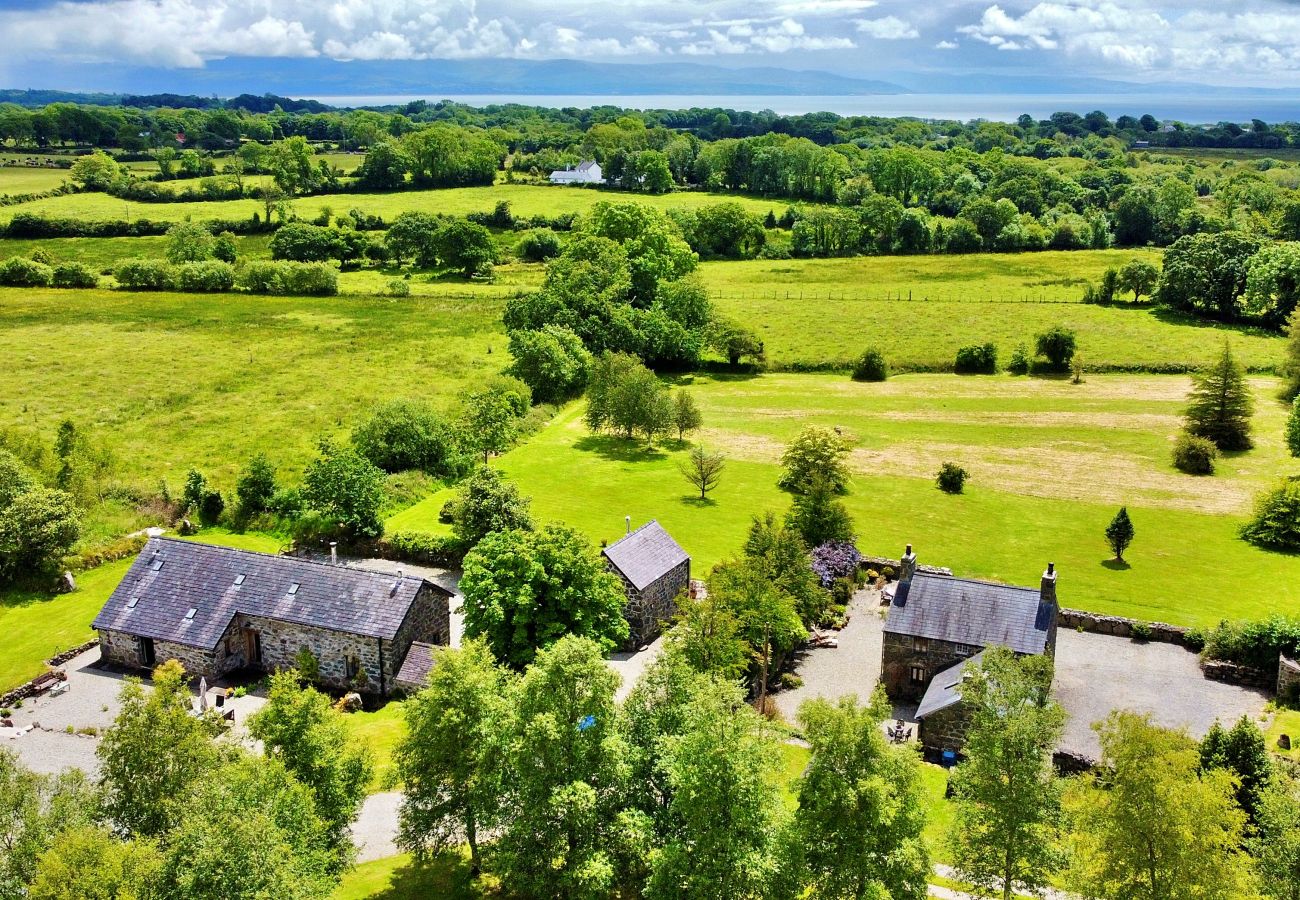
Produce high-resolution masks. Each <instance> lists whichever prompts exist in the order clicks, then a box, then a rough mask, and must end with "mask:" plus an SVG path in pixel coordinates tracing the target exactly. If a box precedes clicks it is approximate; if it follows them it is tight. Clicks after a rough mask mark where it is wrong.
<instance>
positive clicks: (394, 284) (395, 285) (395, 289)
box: [385, 278, 411, 297]
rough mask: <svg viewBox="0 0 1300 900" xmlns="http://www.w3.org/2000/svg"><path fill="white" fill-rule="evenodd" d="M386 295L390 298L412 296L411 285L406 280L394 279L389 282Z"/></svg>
mask: <svg viewBox="0 0 1300 900" xmlns="http://www.w3.org/2000/svg"><path fill="white" fill-rule="evenodd" d="M385 293H386V294H388V296H390V297H409V296H411V283H410V282H409V281H407V280H406V279H405V278H393V279H391V280H390V281H389V282H388V287H387V288H386V289H385Z"/></svg>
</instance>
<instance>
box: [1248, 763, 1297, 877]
mask: <svg viewBox="0 0 1300 900" xmlns="http://www.w3.org/2000/svg"><path fill="white" fill-rule="evenodd" d="M1256 819H1257V821H1256V824H1257V827H1258V831H1257V832H1256V834H1255V836H1254V838H1252V840H1251V841H1250V845H1249V849H1250V852H1251V855H1252V856H1254V857H1255V866H1256V870H1257V871H1258V873H1259V880H1260V886H1261V887H1262V888H1263V889H1264V894H1265V895H1266V896H1268V897H1270V898H1272V900H1300V781H1297V780H1296V779H1295V778H1294V777H1292V776H1289V775H1285V774H1282V773H1276V774H1274V776H1273V779H1272V781H1270V782H1269V783H1268V784H1267V785H1266V786H1265V788H1264V790H1263V793H1262V794H1261V795H1260V801H1259V807H1258V810H1257V816H1256Z"/></svg>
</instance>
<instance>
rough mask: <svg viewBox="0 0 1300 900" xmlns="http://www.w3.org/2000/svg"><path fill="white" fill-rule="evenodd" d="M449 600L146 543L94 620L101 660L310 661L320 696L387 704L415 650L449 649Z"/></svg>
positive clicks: (286, 565)
mask: <svg viewBox="0 0 1300 900" xmlns="http://www.w3.org/2000/svg"><path fill="white" fill-rule="evenodd" d="M451 596H452V595H451V593H450V592H449V591H447V590H445V589H444V588H442V587H439V586H438V585H436V584H434V583H433V582H431V581H427V580H425V579H424V578H419V577H413V576H403V575H401V574H400V573H399V574H397V575H391V574H387V573H383V572H373V571H369V570H366V569H353V568H347V567H344V566H340V565H336V564H330V563H324V562H316V561H313V560H305V559H298V558H294V557H284V556H274V555H271V554H266V553H253V552H251V551H248V550H232V549H229V548H226V547H214V546H210V545H207V544H199V543H195V542H193V541H182V540H175V539H171V538H154V539H152V540H150V541H149V542H148V543H147V544H146V545H145V547H144V550H143V551H142V552H141V553H140V556H139V557H137V558H136V561H135V562H134V563H133V564H132V566H131V568H130V570H129V571H128V572H127V574H126V577H125V578H123V579H122V583H121V584H119V585H118V587H117V589H116V590H115V591H113V594H112V596H110V597H109V598H108V602H107V603H105V604H104V608H103V609H102V610H100V613H99V615H98V616H96V617H95V621H94V625H93V627H94V628H95V629H96V630H97V631H98V632H99V644H100V653H101V656H102V658H103V659H104V660H105V661H108V662H112V663H116V664H118V665H122V666H126V667H129V668H140V669H151V668H153V667H154V666H155V665H157V664H158V663H161V662H164V661H166V660H168V659H176V660H179V661H180V662H181V663H182V664H183V665H184V666H185V670H186V671H187V672H188V673H190V674H191V675H195V676H197V675H204V676H207V677H208V678H215V677H219V676H221V675H225V674H227V673H229V672H233V671H236V670H241V669H245V670H253V671H264V672H265V671H274V670H276V669H282V668H288V667H291V666H294V665H296V664H297V662H298V659H299V658H300V656H301V654H302V651H303V650H304V649H305V650H308V651H310V652H311V654H312V655H313V656H314V657H315V659H316V663H317V665H318V668H319V677H318V681H319V683H320V684H321V685H323V686H325V687H331V688H337V689H340V690H345V689H346V690H358V691H361V692H362V693H369V694H379V695H382V696H387V695H388V694H390V693H392V692H393V690H394V688H395V687H396V681H397V675H398V672H399V671H400V670H401V668H402V664H403V662H404V661H405V659H406V656H407V653H408V651H409V650H410V648H411V646H412V644H413V643H414V642H423V643H426V644H446V643H447V642H448V641H449V640H450V637H451V618H450V600H451Z"/></svg>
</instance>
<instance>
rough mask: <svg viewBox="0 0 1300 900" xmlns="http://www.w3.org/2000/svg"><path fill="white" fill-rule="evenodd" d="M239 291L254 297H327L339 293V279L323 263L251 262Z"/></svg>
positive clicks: (245, 267)
mask: <svg viewBox="0 0 1300 900" xmlns="http://www.w3.org/2000/svg"><path fill="white" fill-rule="evenodd" d="M237 282H238V284H239V286H240V287H242V288H244V289H245V290H247V291H248V292H249V293H252V294H275V295H285V294H287V295H296V296H312V297H328V296H333V295H334V294H337V293H338V292H339V275H338V272H337V271H335V269H334V267H333V266H329V265H326V264H324V263H299V262H284V261H279V262H267V261H265V260H259V261H256V262H250V263H249V264H248V265H246V266H244V268H243V271H241V272H240V273H239V278H238V279H237Z"/></svg>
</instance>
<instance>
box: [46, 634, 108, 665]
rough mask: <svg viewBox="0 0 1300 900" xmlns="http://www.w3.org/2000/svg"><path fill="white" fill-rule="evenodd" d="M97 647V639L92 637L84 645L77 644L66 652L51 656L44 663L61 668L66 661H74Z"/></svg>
mask: <svg viewBox="0 0 1300 900" xmlns="http://www.w3.org/2000/svg"><path fill="white" fill-rule="evenodd" d="M98 645H99V638H98V637H93V638H91V639H90V640H88V641H86V642H85V643H84V644H78V645H77V646H75V647H72V648H70V649H68V650H64V651H63V652H62V653H57V654H55V655H54V656H51V657H50V658H49V659H47V660H46V662H47V663H49V664H50V665H52V666H61V665H63V664H64V663H65V662H67V661H68V660H70V659H75V658H76V657H78V656H80V655H81V654H83V653H85V652H86V651H87V650H89V649H90V648H91V647H96V646H98Z"/></svg>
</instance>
